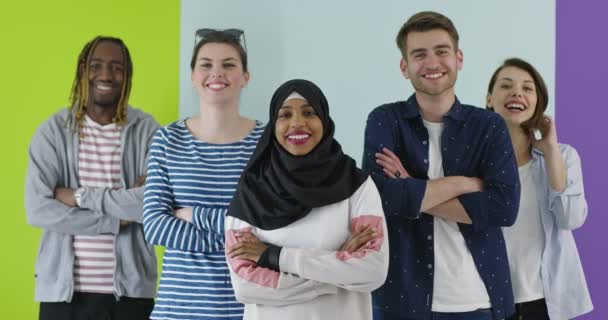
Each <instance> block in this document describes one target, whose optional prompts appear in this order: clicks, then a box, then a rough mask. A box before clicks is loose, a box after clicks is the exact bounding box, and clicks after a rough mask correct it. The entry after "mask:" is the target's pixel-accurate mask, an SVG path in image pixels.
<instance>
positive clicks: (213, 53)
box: [191, 42, 249, 104]
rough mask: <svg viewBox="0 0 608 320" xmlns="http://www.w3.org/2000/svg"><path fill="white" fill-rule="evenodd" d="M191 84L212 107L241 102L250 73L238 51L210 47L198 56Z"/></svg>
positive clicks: (228, 47) (220, 44)
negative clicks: (240, 98) (245, 68)
mask: <svg viewBox="0 0 608 320" xmlns="http://www.w3.org/2000/svg"><path fill="white" fill-rule="evenodd" d="M191 78H192V84H193V86H194V87H195V88H196V90H197V92H198V94H199V96H200V97H201V98H202V99H203V101H205V102H207V103H210V104H225V103H233V102H235V101H237V102H238V99H239V95H240V93H241V89H242V88H243V87H244V86H245V85H246V84H247V82H248V81H249V73H248V72H245V71H244V70H243V63H242V61H241V59H240V57H239V53H238V52H237V50H236V49H235V48H233V47H232V46H231V45H229V44H226V43H213V42H212V43H207V44H205V45H203V46H202V47H201V48H200V49H199V51H198V54H197V57H196V64H195V65H194V68H193V69H192V76H191Z"/></svg>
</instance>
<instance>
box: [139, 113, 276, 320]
mask: <svg viewBox="0 0 608 320" xmlns="http://www.w3.org/2000/svg"><path fill="white" fill-rule="evenodd" d="M263 130H264V126H263V125H262V124H260V123H257V125H256V127H255V129H254V130H252V131H251V132H250V133H249V135H247V136H246V137H245V138H243V139H242V140H240V141H238V142H234V143H228V144H210V143H206V142H202V141H200V140H198V139H197V138H195V137H194V136H192V134H191V133H190V131H189V130H188V129H187V128H186V126H185V122H184V120H181V121H177V122H175V123H172V124H170V125H168V126H166V127H163V128H161V129H159V130H158V131H157V132H156V134H155V135H154V138H153V139H152V144H151V146H150V157H149V160H148V173H147V180H146V191H145V194H144V234H145V238H146V241H147V242H148V243H151V244H155V245H161V246H164V247H165V248H166V250H165V254H164V257H163V270H162V274H161V279H160V287H159V290H158V296H157V298H156V305H155V306H154V311H153V312H152V315H151V318H152V319H176V320H177V319H179V320H184V319H241V318H242V316H243V305H242V304H240V303H239V302H237V301H236V299H235V296H234V291H233V289H232V284H231V282H230V275H229V271H228V267H227V265H226V258H225V255H224V217H225V214H226V210H227V208H228V205H229V204H230V201H231V199H232V196H233V195H234V192H235V190H236V186H237V183H238V181H239V178H240V176H241V173H242V171H243V170H244V169H245V166H246V164H247V162H248V161H249V158H250V157H251V155H252V154H253V151H254V150H255V147H256V144H257V142H258V140H259V138H260V136H261V135H262V132H263ZM184 207H192V208H193V219H192V220H193V221H192V223H188V222H186V221H184V220H181V219H178V218H176V217H175V216H174V215H173V211H174V210H175V209H178V208H184Z"/></svg>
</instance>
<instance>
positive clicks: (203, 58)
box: [198, 57, 236, 61]
mask: <svg viewBox="0 0 608 320" xmlns="http://www.w3.org/2000/svg"><path fill="white" fill-rule="evenodd" d="M198 60H204V61H213V59H211V58H207V57H200V58H198ZM230 60H235V61H236V58H234V57H230V58H225V59H222V61H230Z"/></svg>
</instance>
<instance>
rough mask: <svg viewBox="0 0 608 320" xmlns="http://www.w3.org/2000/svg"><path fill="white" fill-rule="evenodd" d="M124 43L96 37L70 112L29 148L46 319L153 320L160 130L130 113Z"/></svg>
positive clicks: (39, 295) (32, 220) (29, 197)
mask: <svg viewBox="0 0 608 320" xmlns="http://www.w3.org/2000/svg"><path fill="white" fill-rule="evenodd" d="M132 74H133V66H132V64H131V57H130V55H129V51H128V49H127V47H126V46H125V45H124V43H123V42H122V40H120V39H117V38H110V37H96V38H95V39H93V40H91V41H90V42H89V43H87V44H86V45H85V47H84V48H83V50H82V52H81V53H80V56H79V57H78V62H77V64H76V77H75V79H74V84H73V87H72V94H71V104H70V106H69V108H67V109H64V110H61V111H59V112H58V113H56V114H54V115H53V116H51V118H50V119H48V120H47V121H45V122H44V123H43V124H42V125H41V126H40V127H39V128H38V129H37V130H36V133H35V134H34V137H33V138H32V141H31V144H30V147H29V151H28V154H29V161H28V168H27V175H26V183H25V209H26V214H27V220H28V223H29V224H31V225H33V226H35V227H38V228H41V229H42V230H43V233H42V239H41V244H40V249H39V251H38V257H37V261H36V267H35V273H36V274H35V278H36V280H35V281H36V290H35V299H36V301H40V313H39V318H40V319H41V320H43V319H44V320H46V319H75V320H77V319H115V320H118V319H129V320H131V319H133V320H137V319H148V316H149V315H150V312H151V311H152V307H153V304H154V301H153V299H152V298H153V297H154V294H155V290H156V279H157V271H156V270H157V268H156V256H155V253H154V250H153V248H152V246H148V245H146V243H145V240H144V236H143V231H142V225H141V223H142V215H143V192H144V189H143V182H144V180H145V170H146V158H147V155H148V144H149V142H150V140H151V138H152V136H153V135H154V132H155V131H156V130H157V129H158V128H159V124H158V123H157V122H156V121H155V120H154V119H153V118H152V116H150V115H149V114H146V113H144V112H142V111H140V110H138V109H134V108H132V107H130V106H129V105H128V104H127V103H128V99H129V92H130V89H131V77H132Z"/></svg>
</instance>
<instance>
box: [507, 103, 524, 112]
mask: <svg viewBox="0 0 608 320" xmlns="http://www.w3.org/2000/svg"><path fill="white" fill-rule="evenodd" d="M507 109H508V110H518V111H524V110H526V109H527V108H526V106H524V105H523V104H520V103H509V104H507Z"/></svg>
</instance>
